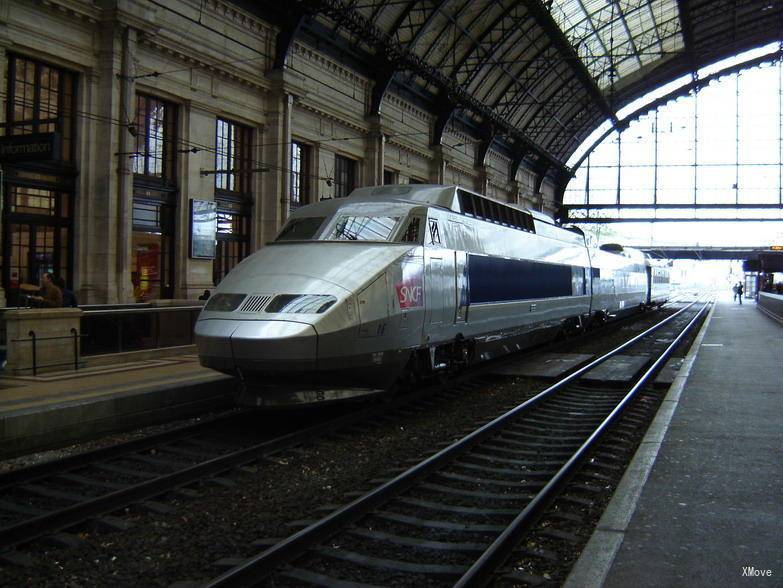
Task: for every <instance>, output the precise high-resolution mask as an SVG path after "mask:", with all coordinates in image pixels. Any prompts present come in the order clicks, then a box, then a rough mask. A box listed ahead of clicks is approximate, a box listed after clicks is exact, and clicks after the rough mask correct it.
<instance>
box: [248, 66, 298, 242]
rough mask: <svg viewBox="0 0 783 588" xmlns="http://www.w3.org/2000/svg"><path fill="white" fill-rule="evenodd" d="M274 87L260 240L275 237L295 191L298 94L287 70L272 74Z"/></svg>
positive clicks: (259, 219)
mask: <svg viewBox="0 0 783 588" xmlns="http://www.w3.org/2000/svg"><path fill="white" fill-rule="evenodd" d="M268 77H269V78H270V80H271V81H272V90H271V91H270V92H269V95H268V96H267V108H266V117H267V119H266V126H265V132H264V136H263V141H262V143H263V145H264V147H263V150H262V157H261V160H262V162H263V167H264V169H266V170H267V171H265V172H262V179H261V193H260V194H259V198H258V201H257V203H258V206H257V209H256V223H257V224H258V229H257V230H258V234H259V239H260V244H263V243H265V242H267V241H269V240H271V239H273V238H274V236H275V234H276V233H277V231H278V230H279V229H280V227H281V226H282V223H283V222H284V221H285V219H286V218H287V217H288V210H289V208H290V201H289V198H290V193H291V189H290V188H291V110H292V108H293V103H294V97H293V95H292V94H291V93H290V92H288V91H287V87H286V72H284V71H280V70H276V71H273V72H271V73H270V74H268Z"/></svg>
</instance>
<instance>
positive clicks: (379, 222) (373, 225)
mask: <svg viewBox="0 0 783 588" xmlns="http://www.w3.org/2000/svg"><path fill="white" fill-rule="evenodd" d="M399 220H400V217H398V216H353V215H340V216H338V217H337V222H336V223H335V225H334V228H333V229H332V231H331V232H330V234H329V236H328V237H326V238H327V239H328V240H331V241H388V240H389V237H390V236H391V234H392V231H393V230H394V227H395V226H396V225H397V223H398V222H399Z"/></svg>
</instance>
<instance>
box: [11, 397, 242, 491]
mask: <svg viewBox="0 0 783 588" xmlns="http://www.w3.org/2000/svg"><path fill="white" fill-rule="evenodd" d="M249 412H252V409H250V410H239V411H234V412H231V413H228V414H219V415H215V416H213V417H209V418H206V419H203V420H201V421H199V422H197V423H191V424H188V425H184V426H182V427H177V428H175V429H170V430H168V431H162V432H160V433H154V434H152V435H148V436H146V437H142V438H140V439H132V440H131V441H125V442H123V443H118V444H116V445H111V446H108V447H100V448H98V449H93V450H91V451H85V452H83V453H78V454H76V455H69V456H68V457H63V458H60V459H57V460H53V461H46V462H43V463H37V464H34V465H30V466H27V467H24V468H19V469H16V470H10V471H7V472H3V473H0V491H3V490H5V489H6V488H8V487H9V486H11V485H18V484H21V483H22V482H24V483H29V482H32V481H35V480H38V479H41V478H45V477H48V476H51V475H53V474H58V473H62V472H66V471H69V470H73V469H76V468H81V467H85V466H88V465H90V464H93V463H95V462H98V461H103V460H107V459H114V458H117V457H121V456H123V455H126V454H128V453H134V452H138V451H144V450H146V449H151V448H153V447H157V446H158V445H160V444H161V443H170V442H171V441H176V440H180V439H187V438H188V437H192V436H193V435H195V434H197V433H198V432H200V431H201V430H202V429H204V428H207V427H212V426H214V425H215V424H217V423H220V421H224V420H230V419H232V418H236V417H239V416H240V415H243V414H247V413H249Z"/></svg>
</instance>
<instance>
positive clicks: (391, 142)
mask: <svg viewBox="0 0 783 588" xmlns="http://www.w3.org/2000/svg"><path fill="white" fill-rule="evenodd" d="M386 145H387V146H390V147H397V148H398V149H400V150H402V151H405V152H406V153H410V154H411V155H416V156H417V157H422V158H424V159H426V160H428V161H432V160H433V159H435V153H433V152H432V150H429V151H428V150H425V149H421V148H419V147H416V146H415V145H411V144H410V143H405V142H403V141H400V140H398V139H395V138H394V137H389V138H388V139H387V140H386Z"/></svg>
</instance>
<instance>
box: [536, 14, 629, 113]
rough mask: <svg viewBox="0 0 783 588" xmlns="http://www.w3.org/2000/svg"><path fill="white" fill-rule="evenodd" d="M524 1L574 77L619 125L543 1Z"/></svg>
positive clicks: (612, 111) (599, 90)
mask: <svg viewBox="0 0 783 588" xmlns="http://www.w3.org/2000/svg"><path fill="white" fill-rule="evenodd" d="M523 1H524V3H525V6H527V9H528V11H529V12H530V15H531V16H532V17H533V18H535V19H536V22H537V23H538V26H540V27H541V28H542V29H544V31H546V33H547V35H548V36H549V38H550V39H551V41H552V43H553V44H554V45H555V46H556V47H557V49H558V51H559V52H560V54H561V55H562V56H563V58H564V59H565V60H566V61H567V62H568V64H569V66H570V67H571V71H573V72H574V75H575V76H576V77H577V78H578V79H579V81H580V82H581V83H582V85H583V86H584V88H585V90H586V91H587V93H588V94H590V96H591V97H592V99H593V101H594V102H595V103H596V104H598V105H599V106H600V108H601V110H602V111H603V112H604V114H605V115H606V117H607V118H609V119H611V120H612V122H613V123H614V124H615V125H616V124H617V123H618V120H617V114H616V113H615V112H614V110H612V107H611V106H610V104H609V102H608V101H607V100H606V97H605V96H604V95H603V92H601V89H600V88H599V87H598V85H597V84H596V83H595V80H594V79H593V76H591V75H590V72H588V71H587V68H586V67H585V65H584V63H583V62H582V60H581V59H579V56H578V55H577V53H576V51H574V48H573V47H572V46H571V43H570V42H569V41H568V39H567V38H566V36H565V34H564V33H563V31H562V30H560V27H558V26H557V23H556V22H555V21H554V19H553V18H552V15H551V14H549V11H548V10H547V9H546V7H545V6H544V4H543V3H542V2H541V0H523Z"/></svg>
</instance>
